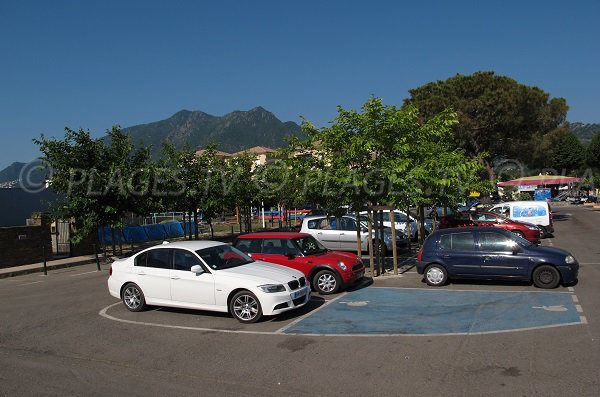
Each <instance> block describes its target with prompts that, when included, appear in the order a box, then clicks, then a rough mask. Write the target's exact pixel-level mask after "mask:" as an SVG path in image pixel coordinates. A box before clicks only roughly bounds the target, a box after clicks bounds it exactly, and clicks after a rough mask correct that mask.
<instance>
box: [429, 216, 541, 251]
mask: <svg viewBox="0 0 600 397" xmlns="http://www.w3.org/2000/svg"><path fill="white" fill-rule="evenodd" d="M469 226H480V227H499V228H501V229H505V230H508V231H509V232H513V233H514V234H516V235H517V236H519V237H521V238H524V239H525V240H527V241H530V242H532V243H535V244H538V243H539V242H540V228H539V227H537V226H536V225H534V224H531V223H525V222H517V221H513V220H512V219H509V218H507V217H505V216H503V215H499V214H495V213H493V212H460V213H458V214H455V215H452V216H445V217H442V219H441V220H440V229H443V228H448V227H469Z"/></svg>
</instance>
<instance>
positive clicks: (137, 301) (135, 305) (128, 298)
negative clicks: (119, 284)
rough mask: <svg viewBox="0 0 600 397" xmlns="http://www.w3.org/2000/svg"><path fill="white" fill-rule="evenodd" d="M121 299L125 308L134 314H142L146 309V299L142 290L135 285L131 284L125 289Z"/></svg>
mask: <svg viewBox="0 0 600 397" xmlns="http://www.w3.org/2000/svg"><path fill="white" fill-rule="evenodd" d="M121 299H122V300H123V303H124V304H125V307H126V308H127V309H129V310H130V311H132V312H141V311H142V310H144V309H145V308H146V299H145V298H144V293H143V292H142V289H141V288H140V287H139V286H138V285H137V284H134V283H129V284H127V285H125V287H123V292H122V293H121Z"/></svg>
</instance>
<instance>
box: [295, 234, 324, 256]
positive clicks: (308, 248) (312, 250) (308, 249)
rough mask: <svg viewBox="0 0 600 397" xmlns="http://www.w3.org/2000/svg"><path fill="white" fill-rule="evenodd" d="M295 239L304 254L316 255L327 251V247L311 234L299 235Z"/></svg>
mask: <svg viewBox="0 0 600 397" xmlns="http://www.w3.org/2000/svg"><path fill="white" fill-rule="evenodd" d="M295 241H296V244H297V245H298V247H300V250H301V251H302V253H303V254H304V255H318V254H322V253H324V252H327V248H325V247H324V246H323V244H321V243H320V242H319V240H317V239H315V238H314V237H313V236H306V237H299V238H297V239H295Z"/></svg>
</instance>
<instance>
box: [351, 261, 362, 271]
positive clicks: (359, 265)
mask: <svg viewBox="0 0 600 397" xmlns="http://www.w3.org/2000/svg"><path fill="white" fill-rule="evenodd" d="M362 268H363V264H362V263H361V262H359V263H357V264H356V265H354V266H352V271H355V270H360V269H362Z"/></svg>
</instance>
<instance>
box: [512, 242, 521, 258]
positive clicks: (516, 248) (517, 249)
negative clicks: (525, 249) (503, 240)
mask: <svg viewBox="0 0 600 397" xmlns="http://www.w3.org/2000/svg"><path fill="white" fill-rule="evenodd" d="M519 252H521V247H519V244H517V243H515V244H514V245H513V246H512V253H513V255H516V254H518V253H519Z"/></svg>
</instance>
